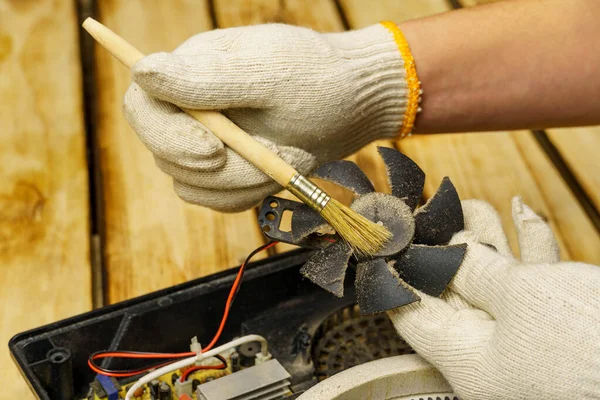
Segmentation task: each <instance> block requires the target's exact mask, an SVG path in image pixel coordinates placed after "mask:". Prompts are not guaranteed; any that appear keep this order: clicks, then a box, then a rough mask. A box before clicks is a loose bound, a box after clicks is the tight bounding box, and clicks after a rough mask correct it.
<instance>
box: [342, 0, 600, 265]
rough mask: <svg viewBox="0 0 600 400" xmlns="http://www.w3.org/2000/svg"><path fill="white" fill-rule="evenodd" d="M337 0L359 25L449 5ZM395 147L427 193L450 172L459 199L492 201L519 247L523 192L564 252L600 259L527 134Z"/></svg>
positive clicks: (573, 203) (594, 237)
mask: <svg viewBox="0 0 600 400" xmlns="http://www.w3.org/2000/svg"><path fill="white" fill-rule="evenodd" d="M341 4H342V8H343V9H344V11H345V13H346V16H347V19H348V21H349V22H350V23H351V24H352V26H357V27H360V26H367V25H369V24H372V23H376V22H377V21H380V20H385V19H388V20H392V21H394V22H397V23H399V22H402V21H404V20H406V19H410V18H416V17H423V16H426V15H430V14H433V13H440V12H445V11H448V10H450V4H449V2H446V1H444V0H427V1H420V0H405V1H393V0H379V1H373V2H362V1H360V0H341ZM417 71H418V66H417ZM397 146H398V148H399V149H400V150H401V151H402V152H404V153H406V154H407V155H408V156H409V157H411V158H412V159H413V160H414V161H415V162H417V164H419V166H420V167H421V168H422V169H423V170H424V171H425V173H426V174H427V181H426V187H425V196H426V197H430V196H432V195H433V193H435V190H436V189H437V185H439V183H440V182H441V180H442V178H443V177H444V176H449V177H450V178H451V179H452V181H453V182H454V183H455V185H456V187H457V189H458V192H459V194H460V196H461V198H463V199H468V198H478V199H482V200H486V201H488V202H490V203H491V204H492V205H493V206H494V207H496V209H497V210H498V211H499V212H500V215H501V217H502V220H503V223H504V226H505V230H506V233H507V235H508V238H509V240H510V242H511V245H512V247H513V249H514V250H515V251H516V252H517V253H518V249H517V245H516V244H517V240H516V233H515V231H514V229H512V217H511V202H510V200H511V198H512V196H515V195H521V196H522V197H523V199H524V201H525V202H526V203H527V204H529V205H530V206H531V207H532V208H533V209H534V210H535V211H537V212H539V213H540V214H542V215H544V216H545V217H546V218H548V220H549V222H550V223H551V225H552V228H553V230H554V233H555V234H556V236H557V239H558V242H559V245H560V249H561V254H562V257H563V259H574V260H579V261H586V262H591V263H600V237H599V235H598V233H597V231H596V230H595V228H594V226H593V225H592V223H591V222H590V221H589V219H588V218H587V216H586V214H585V213H584V211H583V209H582V208H581V206H580V205H579V203H578V202H577V199H576V198H575V197H574V196H573V194H572V192H571V191H570V190H569V188H568V187H567V185H566V184H565V182H564V181H563V180H562V179H561V177H560V175H559V173H558V172H557V170H556V169H555V168H554V166H553V164H552V163H551V162H550V160H549V159H548V158H547V157H546V155H545V153H544V152H543V151H542V150H541V148H540V147H539V145H538V144H537V142H536V141H535V139H534V138H533V137H532V134H531V133H529V132H513V133H507V132H498V133H485V134H482V133H479V134H461V135H435V136H413V137H410V138H407V139H404V140H402V141H400V142H398V143H397Z"/></svg>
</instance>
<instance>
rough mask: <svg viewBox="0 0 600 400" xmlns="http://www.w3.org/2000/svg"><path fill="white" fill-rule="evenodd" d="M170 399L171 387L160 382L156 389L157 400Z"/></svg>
mask: <svg viewBox="0 0 600 400" xmlns="http://www.w3.org/2000/svg"><path fill="white" fill-rule="evenodd" d="M170 399H171V386H169V385H167V383H166V382H161V383H160V386H159V387H158V400H170Z"/></svg>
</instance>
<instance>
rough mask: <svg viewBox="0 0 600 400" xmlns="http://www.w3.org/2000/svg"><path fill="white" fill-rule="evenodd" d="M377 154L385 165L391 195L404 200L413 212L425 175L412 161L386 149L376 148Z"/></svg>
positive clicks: (421, 190) (420, 194)
mask: <svg viewBox="0 0 600 400" xmlns="http://www.w3.org/2000/svg"><path fill="white" fill-rule="evenodd" d="M377 149H378V150H379V154H380V155H381V158H383V162H384V163H385V166H386V169H387V174H388V180H389V182H390V186H391V187H392V194H393V195H394V196H396V197H399V198H401V199H402V200H404V202H405V203H406V205H408V206H409V207H410V209H411V211H414V210H415V208H417V205H418V204H419V200H421V196H422V194H423V186H424V185H425V173H424V172H423V170H421V168H419V166H418V165H417V164H415V162H414V161H413V160H411V159H410V158H408V157H407V156H405V155H404V154H402V153H400V152H399V151H398V150H394V149H390V148H388V147H378V148H377Z"/></svg>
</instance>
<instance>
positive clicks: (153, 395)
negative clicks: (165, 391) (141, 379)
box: [148, 379, 160, 399]
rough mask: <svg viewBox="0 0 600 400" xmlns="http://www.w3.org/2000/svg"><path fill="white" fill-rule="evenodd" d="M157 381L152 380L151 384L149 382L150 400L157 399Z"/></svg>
mask: <svg viewBox="0 0 600 400" xmlns="http://www.w3.org/2000/svg"><path fill="white" fill-rule="evenodd" d="M159 383H160V382H159V381H158V380H156V379H155V380H153V381H152V382H150V384H149V385H148V387H149V388H150V397H151V398H152V399H157V398H158V385H159Z"/></svg>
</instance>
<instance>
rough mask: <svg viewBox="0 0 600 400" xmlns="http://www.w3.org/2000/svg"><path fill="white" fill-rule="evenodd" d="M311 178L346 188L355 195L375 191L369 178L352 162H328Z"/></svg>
mask: <svg viewBox="0 0 600 400" xmlns="http://www.w3.org/2000/svg"><path fill="white" fill-rule="evenodd" d="M311 176H314V177H315V178H319V179H323V180H324V181H327V182H331V183H335V184H336V185H339V186H342V187H345V188H346V189H348V190H350V191H352V192H353V193H355V194H367V193H371V192H374V191H375V188H374V187H373V184H372V183H371V181H370V180H369V178H367V176H366V175H365V173H364V172H362V170H361V169H360V168H359V167H358V165H356V164H354V163H353V162H352V161H347V160H339V161H332V162H328V163H327V164H324V165H322V166H321V167H319V168H318V169H317V170H316V171H315V172H313V173H312V175H311Z"/></svg>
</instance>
